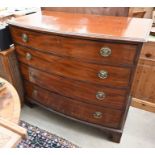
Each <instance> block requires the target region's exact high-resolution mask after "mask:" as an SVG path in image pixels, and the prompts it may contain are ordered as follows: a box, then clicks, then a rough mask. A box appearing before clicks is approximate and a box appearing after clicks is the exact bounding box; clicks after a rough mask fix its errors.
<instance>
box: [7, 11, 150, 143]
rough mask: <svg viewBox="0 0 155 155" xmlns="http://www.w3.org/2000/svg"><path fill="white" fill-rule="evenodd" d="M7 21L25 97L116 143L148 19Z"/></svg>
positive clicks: (48, 16)
mask: <svg viewBox="0 0 155 155" xmlns="http://www.w3.org/2000/svg"><path fill="white" fill-rule="evenodd" d="M9 24H10V30H11V34H12V38H13V40H14V44H15V48H16V54H17V59H18V61H19V67H20V72H21V75H22V78H23V83H24V89H25V97H26V99H27V101H29V102H32V103H36V104H38V105H40V106H42V107H44V108H46V109H49V110H51V111H53V112H56V113H58V114H60V115H62V116H64V117H67V118H70V119H73V120H75V121H79V122H81V123H85V124H87V125H90V126H94V127H97V128H100V129H102V130H105V131H107V132H108V133H109V135H110V137H111V140H112V141H115V142H120V138H121V135H122V132H123V126H124V123H125V119H126V116H127V112H128V109H129V105H130V101H131V94H130V89H131V84H132V81H133V77H134V72H135V68H136V64H137V61H138V58H139V54H140V51H141V47H142V45H143V42H146V41H147V36H148V34H149V31H150V28H151V24H152V21H151V20H150V19H138V18H127V17H112V16H111V17H110V16H109V17H108V16H97V15H87V14H71V13H62V12H48V11H44V12H41V13H36V14H32V15H28V16H24V17H20V18H17V19H15V20H13V21H10V23H9Z"/></svg>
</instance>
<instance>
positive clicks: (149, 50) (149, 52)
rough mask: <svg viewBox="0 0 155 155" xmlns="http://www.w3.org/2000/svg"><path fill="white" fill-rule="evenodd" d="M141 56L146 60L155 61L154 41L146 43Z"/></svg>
mask: <svg viewBox="0 0 155 155" xmlns="http://www.w3.org/2000/svg"><path fill="white" fill-rule="evenodd" d="M140 58H141V59H145V60H152V61H155V43H154V42H146V43H144V45H143V48H142V51H141V55H140Z"/></svg>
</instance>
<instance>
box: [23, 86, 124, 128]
mask: <svg viewBox="0 0 155 155" xmlns="http://www.w3.org/2000/svg"><path fill="white" fill-rule="evenodd" d="M25 88H26V92H27V96H28V97H29V98H32V99H34V100H36V101H37V102H39V103H42V104H43V105H45V106H47V107H50V108H52V109H54V110H56V111H61V113H63V114H66V115H68V116H72V117H74V118H78V119H81V120H84V121H87V122H90V123H95V124H99V125H104V126H108V127H114V128H118V127H119V125H120V119H121V114H122V112H121V111H119V110H114V109H106V108H101V107H99V106H95V105H89V104H84V103H83V102H79V101H77V100H72V99H70V98H67V97H63V96H60V95H58V94H55V93H52V92H49V91H46V90H44V89H42V88H40V87H37V86H35V85H33V84H31V83H26V85H25ZM34 91H35V93H34ZM95 112H101V113H102V117H101V118H94V116H93V114H94V113H95Z"/></svg>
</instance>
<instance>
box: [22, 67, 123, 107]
mask: <svg viewBox="0 0 155 155" xmlns="http://www.w3.org/2000/svg"><path fill="white" fill-rule="evenodd" d="M20 69H21V73H22V75H23V77H24V79H26V80H27V81H30V82H31V83H33V84H36V85H38V86H40V87H42V88H45V89H47V90H49V91H52V92H56V93H59V94H61V95H63V96H67V97H70V98H73V99H77V100H80V101H84V102H87V103H89V104H96V105H99V106H104V107H111V108H115V109H123V106H124V104H125V98H126V90H121V89H111V88H106V87H102V86H96V85H90V84H87V83H83V82H78V81H75V80H74V81H73V80H70V79H66V78H62V77H59V76H54V75H49V74H47V73H44V72H42V71H39V70H37V69H34V68H31V67H26V66H25V65H22V64H21V65H20ZM103 95H104V96H103Z"/></svg>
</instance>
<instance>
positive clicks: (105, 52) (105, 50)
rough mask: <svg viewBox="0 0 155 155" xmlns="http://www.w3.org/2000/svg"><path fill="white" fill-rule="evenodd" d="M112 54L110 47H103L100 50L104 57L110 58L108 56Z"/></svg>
mask: <svg viewBox="0 0 155 155" xmlns="http://www.w3.org/2000/svg"><path fill="white" fill-rule="evenodd" d="M111 53H112V51H111V49H110V48H109V47H102V48H101V49H100V54H101V56H103V57H108V56H110V55H111Z"/></svg>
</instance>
